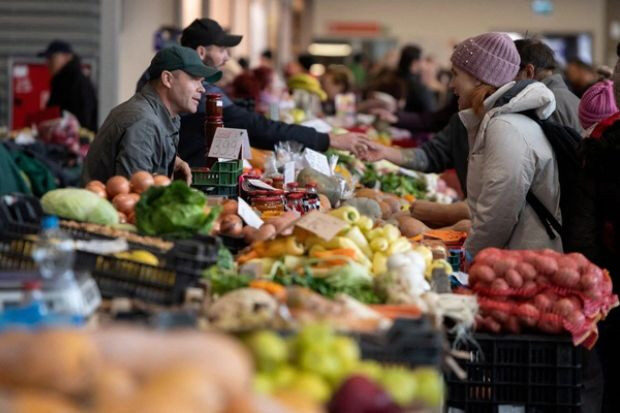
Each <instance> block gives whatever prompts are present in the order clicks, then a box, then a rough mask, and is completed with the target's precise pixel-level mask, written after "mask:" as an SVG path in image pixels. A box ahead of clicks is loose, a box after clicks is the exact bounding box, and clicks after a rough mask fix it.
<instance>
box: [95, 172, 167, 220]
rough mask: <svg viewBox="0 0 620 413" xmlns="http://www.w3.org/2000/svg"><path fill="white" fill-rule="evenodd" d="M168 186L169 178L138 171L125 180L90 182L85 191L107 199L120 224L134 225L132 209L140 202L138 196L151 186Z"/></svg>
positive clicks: (118, 176) (114, 178)
mask: <svg viewBox="0 0 620 413" xmlns="http://www.w3.org/2000/svg"><path fill="white" fill-rule="evenodd" d="M169 184H170V178H168V177H167V176H164V175H155V176H153V175H151V174H150V173H149V172H146V171H138V172H136V173H134V174H133V175H132V176H131V179H130V180H129V179H127V178H125V177H124V176H120V175H117V176H113V177H111V178H110V179H108V181H107V182H106V183H105V184H104V183H103V182H101V181H90V182H89V183H88V184H87V185H86V189H88V190H89V191H91V192H94V193H95V194H97V195H99V196H100V197H101V198H104V199H108V200H110V201H111V202H112V205H114V208H116V210H117V211H118V216H119V220H120V222H121V223H125V222H129V223H131V224H134V223H135V213H134V209H135V206H136V204H137V203H138V201H139V200H140V194H141V193H142V192H144V191H146V190H147V189H148V188H149V187H151V186H152V185H155V186H166V185H169Z"/></svg>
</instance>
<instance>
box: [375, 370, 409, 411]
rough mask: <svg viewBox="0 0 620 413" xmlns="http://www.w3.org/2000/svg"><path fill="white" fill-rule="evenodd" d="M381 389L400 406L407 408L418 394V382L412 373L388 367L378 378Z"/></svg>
mask: <svg viewBox="0 0 620 413" xmlns="http://www.w3.org/2000/svg"><path fill="white" fill-rule="evenodd" d="M379 382H380V383H381V385H382V386H383V388H384V389H385V390H386V391H387V392H388V393H389V394H390V396H392V398H393V399H394V400H395V401H396V402H397V403H398V404H400V405H401V406H407V405H409V404H411V402H412V401H413V400H414V399H415V398H416V396H417V394H418V381H417V379H416V377H415V376H414V375H413V373H412V372H411V371H409V370H406V369H404V368H400V367H388V368H386V369H384V370H383V374H382V375H381V377H380V378H379Z"/></svg>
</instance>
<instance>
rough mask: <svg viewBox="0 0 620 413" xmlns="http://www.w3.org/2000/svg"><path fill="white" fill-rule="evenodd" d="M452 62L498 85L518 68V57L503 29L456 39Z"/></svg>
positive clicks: (513, 76) (488, 82) (508, 80)
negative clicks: (464, 38)
mask: <svg viewBox="0 0 620 413" xmlns="http://www.w3.org/2000/svg"><path fill="white" fill-rule="evenodd" d="M450 60H451V61H452V64H453V65H455V66H457V67H458V68H459V69H462V70H464V71H466V72H467V73H469V74H470V75H472V76H474V77H475V78H476V79H478V80H480V81H482V82H484V83H487V84H489V85H492V86H495V87H500V86H502V85H504V84H506V83H508V82H510V81H512V80H514V78H515V76H517V73H518V72H519V64H520V63H521V57H520V56H519V52H518V51H517V48H516V46H515V44H514V42H513V41H512V40H511V39H510V37H509V36H508V35H507V34H505V33H484V34H481V35H479V36H476V37H470V38H469V39H467V40H465V41H463V42H461V43H459V44H458V45H457V46H456V47H455V49H454V52H453V53H452V58H451V59H450Z"/></svg>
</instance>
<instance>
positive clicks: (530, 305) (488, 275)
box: [469, 248, 618, 347]
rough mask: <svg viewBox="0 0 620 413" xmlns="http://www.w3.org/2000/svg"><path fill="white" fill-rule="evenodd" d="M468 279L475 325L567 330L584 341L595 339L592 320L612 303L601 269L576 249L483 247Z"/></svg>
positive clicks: (588, 344) (590, 342)
mask: <svg viewBox="0 0 620 413" xmlns="http://www.w3.org/2000/svg"><path fill="white" fill-rule="evenodd" d="M469 284H470V286H471V288H472V290H473V291H474V292H475V293H476V295H477V296H478V302H479V305H480V314H479V316H478V318H477V320H476V326H477V328H479V329H482V330H488V331H492V332H496V333H499V332H501V331H506V332H511V333H520V332H521V331H522V329H527V328H534V329H536V330H539V331H543V332H545V333H550V334H557V333H561V332H564V331H568V332H570V333H571V334H572V335H573V341H574V342H575V344H584V345H585V346H586V347H591V346H592V345H594V342H595V341H596V337H597V336H598V332H597V328H596V322H597V321H598V320H600V319H603V318H605V317H606V316H607V314H608V313H609V311H610V310H611V309H612V308H613V307H615V306H617V305H618V297H617V296H616V295H614V294H613V293H612V282H611V278H610V277H609V274H608V273H607V271H604V270H601V269H600V268H599V267H597V266H596V265H594V264H592V263H591V262H590V261H588V259H587V258H586V257H584V256H583V255H582V254H579V253H571V254H560V253H558V252H556V251H552V250H543V251H507V250H500V249H497V248H488V249H485V250H483V251H481V252H480V253H479V254H478V255H477V256H476V257H475V260H474V263H473V264H472V266H471V268H470V270H469Z"/></svg>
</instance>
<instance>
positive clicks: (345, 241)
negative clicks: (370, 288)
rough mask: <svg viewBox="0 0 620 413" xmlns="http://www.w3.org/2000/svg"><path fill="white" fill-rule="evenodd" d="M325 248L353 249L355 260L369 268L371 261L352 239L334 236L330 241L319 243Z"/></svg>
mask: <svg viewBox="0 0 620 413" xmlns="http://www.w3.org/2000/svg"><path fill="white" fill-rule="evenodd" d="M321 245H322V246H323V247H325V249H337V248H349V249H352V250H354V251H355V253H356V257H355V261H356V262H358V263H360V264H362V265H364V266H366V267H368V268H370V267H371V266H372V263H371V262H370V259H369V258H368V257H366V254H364V252H363V251H362V250H361V249H360V247H358V246H357V244H355V242H353V241H352V240H350V239H349V238H345V237H334V238H333V239H332V240H331V241H329V242H326V243H323V244H321Z"/></svg>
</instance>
